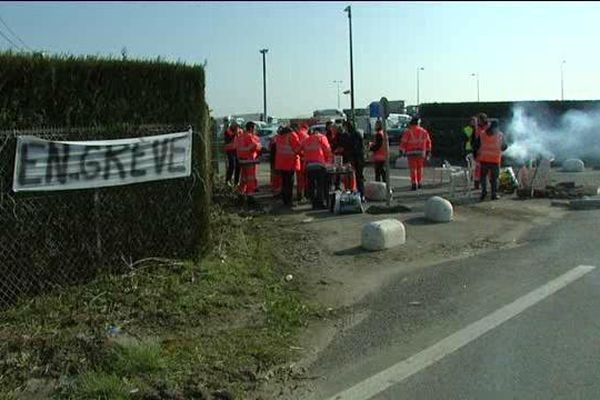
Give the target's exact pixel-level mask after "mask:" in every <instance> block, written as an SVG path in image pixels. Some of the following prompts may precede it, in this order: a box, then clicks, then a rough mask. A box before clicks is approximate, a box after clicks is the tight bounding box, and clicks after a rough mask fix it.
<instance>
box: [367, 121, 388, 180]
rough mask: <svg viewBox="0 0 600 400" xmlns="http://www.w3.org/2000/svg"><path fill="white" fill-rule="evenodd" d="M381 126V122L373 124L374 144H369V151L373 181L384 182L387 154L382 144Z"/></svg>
mask: <svg viewBox="0 0 600 400" xmlns="http://www.w3.org/2000/svg"><path fill="white" fill-rule="evenodd" d="M383 140H384V135H383V125H382V123H381V121H379V120H378V121H377V122H376V123H375V143H371V145H370V146H369V149H370V150H371V151H372V152H373V163H374V164H375V181H376V182H383V181H384V180H385V160H386V158H387V153H386V152H385V145H384V143H383Z"/></svg>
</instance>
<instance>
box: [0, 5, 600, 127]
mask: <svg viewBox="0 0 600 400" xmlns="http://www.w3.org/2000/svg"><path fill="white" fill-rule="evenodd" d="M347 5H351V6H352V36H353V47H354V49H353V52H354V82H355V83H354V86H355V107H356V108H362V107H366V106H367V105H368V104H369V103H370V102H371V101H375V100H379V99H380V98H381V97H382V96H386V97H387V98H388V99H389V100H405V101H406V104H415V102H416V97H417V69H418V68H419V67H423V70H422V71H420V73H419V78H420V79H419V83H420V85H419V86H420V90H419V94H420V101H421V103H427V102H458V101H476V100H477V84H476V77H474V76H471V74H473V73H475V74H478V75H479V96H480V100H481V101H515V100H559V99H560V97H561V68H563V72H564V97H565V99H566V100H584V99H599V98H600V74H599V73H598V71H600V52H598V51H597V47H598V45H597V40H598V39H597V38H598V37H600V23H598V21H600V3H594V2H589V3H585V2H564V3H561V2H547V3H544V2H529V3H528V2H502V3H499V2H264V3H261V2H179V3H177V2H168V3H167V2H71V3H69V2H2V3H0V17H1V18H2V20H3V21H4V22H5V23H6V24H7V25H8V26H9V27H10V28H11V29H12V31H14V32H15V33H16V34H17V35H18V36H19V37H20V38H21V39H22V40H23V42H25V44H27V45H28V46H29V47H30V48H32V49H34V50H39V51H46V52H47V53H49V54H74V55H85V54H91V55H100V56H109V55H110V56H113V57H120V54H121V50H122V48H123V47H126V48H127V53H128V57H129V58H153V59H155V58H156V57H159V56H160V57H161V59H165V60H172V61H177V60H179V61H183V62H186V63H188V64H203V63H204V62H206V95H207V101H208V104H209V107H210V108H211V109H212V110H213V112H212V115H213V116H224V115H230V114H239V113H252V112H261V111H262V106H263V88H262V86H263V82H262V55H261V54H260V53H259V50H260V49H261V48H268V49H269V52H268V54H267V104H268V114H269V115H274V116H276V117H280V118H282V117H283V118H285V117H295V116H308V115H312V112H313V111H314V110H316V109H323V108H336V107H337V93H338V91H337V85H336V84H335V83H333V81H334V80H341V81H343V83H342V85H341V90H342V91H343V90H346V89H349V87H350V66H349V32H348V18H347V14H346V13H345V12H344V11H343V10H344V8H345V7H346V6H347ZM0 32H3V33H4V34H5V35H8V37H9V38H11V37H12V36H10V32H8V31H7V28H6V27H5V26H4V25H2V24H0ZM12 38H13V42H15V44H17V45H19V44H20V42H19V41H18V40H16V39H15V38H14V37H12ZM11 47H13V46H12V45H11V44H10V43H9V42H8V41H6V40H5V39H4V38H3V37H1V36H0V49H4V50H5V49H9V48H11ZM563 60H565V63H564V65H563V64H562V61H563ZM340 96H341V108H349V106H350V99H349V96H348V95H344V94H341V95H340Z"/></svg>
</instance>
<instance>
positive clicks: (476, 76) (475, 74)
mask: <svg viewBox="0 0 600 400" xmlns="http://www.w3.org/2000/svg"><path fill="white" fill-rule="evenodd" d="M471 76H474V77H475V78H476V80H477V102H478V103H479V73H472V74H471Z"/></svg>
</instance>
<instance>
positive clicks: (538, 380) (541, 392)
mask: <svg viewBox="0 0 600 400" xmlns="http://www.w3.org/2000/svg"><path fill="white" fill-rule="evenodd" d="M599 221H600V211H579V212H572V213H570V214H568V215H567V216H566V217H565V219H564V220H563V221H561V222H560V223H558V224H555V225H554V226H551V227H545V228H536V229H534V230H533V231H532V232H531V233H530V235H529V236H528V237H527V239H526V241H525V243H524V244H523V245H522V246H520V247H517V248H514V249H510V250H501V251H496V252H491V253H487V254H483V255H480V256H477V257H473V258H470V259H466V260H462V261H453V262H447V263H443V264H439V265H435V266H431V267H428V268H424V269H421V270H417V271H414V272H412V273H410V274H408V275H404V276H399V277H398V278H397V279H396V280H394V281H391V282H389V284H388V285H387V286H385V287H384V288H382V289H381V290H380V291H379V292H377V293H374V294H372V295H371V296H369V297H367V298H365V300H364V301H363V302H362V303H361V304H358V305H357V306H356V307H355V309H354V310H353V312H354V315H355V316H356V318H355V320H356V321H358V323H356V324H355V325H353V326H349V327H348V328H347V329H345V330H344V331H343V332H342V333H341V334H339V335H338V336H337V337H336V338H335V339H334V341H333V342H332V343H331V344H330V346H328V348H327V349H326V350H325V351H324V352H323V353H322V354H321V355H320V358H319V359H318V360H317V361H316V362H315V363H314V364H313V367H312V370H311V371H309V375H312V376H321V377H323V378H322V379H320V380H316V381H315V382H314V385H315V387H313V388H312V391H311V393H309V394H307V395H305V396H303V398H310V399H338V398H339V399H367V398H373V399H597V398H600V242H599V241H598V237H599V234H600V224H598V222H599ZM580 266H596V267H598V268H595V269H594V268H590V267H580ZM407 359H408V361H406V360H407Z"/></svg>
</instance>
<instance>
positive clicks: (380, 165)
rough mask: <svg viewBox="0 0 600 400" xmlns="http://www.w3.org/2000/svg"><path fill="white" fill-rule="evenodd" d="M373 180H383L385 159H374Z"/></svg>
mask: <svg viewBox="0 0 600 400" xmlns="http://www.w3.org/2000/svg"><path fill="white" fill-rule="evenodd" d="M375 182H385V161H375Z"/></svg>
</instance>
